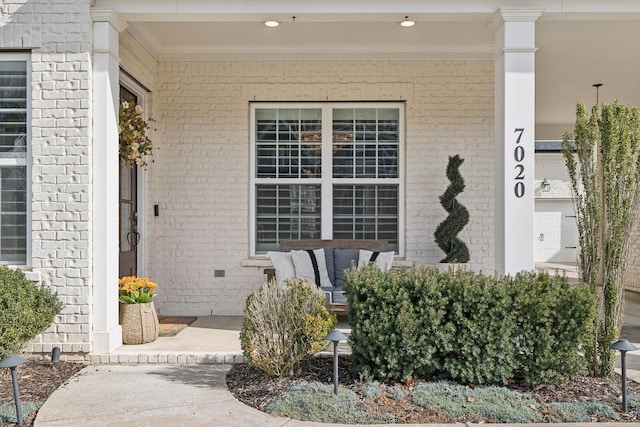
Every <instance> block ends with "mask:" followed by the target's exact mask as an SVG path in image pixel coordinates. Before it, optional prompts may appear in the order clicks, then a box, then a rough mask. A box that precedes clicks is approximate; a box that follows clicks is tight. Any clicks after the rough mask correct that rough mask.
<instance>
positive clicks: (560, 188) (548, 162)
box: [535, 153, 572, 199]
mask: <svg viewBox="0 0 640 427" xmlns="http://www.w3.org/2000/svg"><path fill="white" fill-rule="evenodd" d="M535 168H536V169H535V170H536V178H535V181H536V183H535V197H536V198H541V199H571V198H572V192H571V182H570V181H569V173H568V172H567V166H566V165H565V163H564V157H563V155H562V153H536V166H535ZM545 178H546V179H547V181H548V182H549V184H550V185H551V187H550V189H549V191H547V192H542V191H540V190H541V187H540V184H541V183H542V181H543V180H544V179H545Z"/></svg>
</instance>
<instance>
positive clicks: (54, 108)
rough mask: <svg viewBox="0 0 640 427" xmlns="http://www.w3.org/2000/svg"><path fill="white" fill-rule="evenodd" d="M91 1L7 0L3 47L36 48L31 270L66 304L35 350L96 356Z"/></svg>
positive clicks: (0, 27)
mask: <svg viewBox="0 0 640 427" xmlns="http://www.w3.org/2000/svg"><path fill="white" fill-rule="evenodd" d="M91 29H92V24H91V17H90V6H89V1H88V0H87V1H79V0H76V1H65V0H42V1H3V2H2V4H1V5H0V48H1V49H3V50H6V51H24V50H25V49H29V50H31V56H30V57H31V66H32V70H33V72H32V75H31V89H32V92H31V96H32V101H31V107H32V111H31V117H32V119H31V154H32V168H31V190H32V203H31V209H32V267H33V271H32V272H31V273H29V275H30V277H34V278H35V279H40V280H41V281H42V283H43V284H45V285H46V286H50V287H51V288H52V289H53V290H54V291H56V292H57V293H58V295H59V298H60V300H62V302H63V303H64V304H65V307H64V309H63V311H62V313H61V314H60V315H59V316H57V318H56V320H55V323H54V325H52V326H51V327H50V328H49V329H48V330H47V332H45V333H44V334H41V335H40V336H38V337H37V338H36V339H35V340H34V342H33V345H32V348H30V349H28V350H32V351H34V352H50V351H51V349H52V347H53V345H54V344H55V345H59V346H60V347H61V349H62V351H63V352H65V353H88V352H89V351H91V343H90V330H91V323H90V317H91V304H90V303H91V258H92V252H91V245H90V242H91V166H90V164H91V157H90V156H91V120H92V118H91V109H90V104H91V76H92V68H91Z"/></svg>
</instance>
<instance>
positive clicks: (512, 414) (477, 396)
mask: <svg viewBox="0 0 640 427" xmlns="http://www.w3.org/2000/svg"><path fill="white" fill-rule="evenodd" d="M411 398H412V401H413V403H414V404H416V405H418V406H421V407H423V408H426V409H432V410H436V411H441V412H442V413H443V414H445V415H446V416H449V417H461V416H473V415H480V416H483V417H488V418H492V419H494V420H496V421H499V422H502V423H531V422H536V421H539V420H540V415H539V414H538V413H537V412H536V411H535V410H533V409H532V408H533V407H535V404H536V401H535V400H534V399H533V398H532V397H531V396H529V395H528V394H523V393H518V392H515V391H511V390H508V389H505V388H502V387H477V388H475V389H472V388H471V387H466V386H462V385H458V384H454V383H451V382H445V381H440V382H431V383H426V384H420V385H419V386H417V387H416V388H415V390H414V392H413V394H412V396H411Z"/></svg>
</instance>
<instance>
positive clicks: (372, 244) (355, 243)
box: [280, 239, 388, 249]
mask: <svg viewBox="0 0 640 427" xmlns="http://www.w3.org/2000/svg"><path fill="white" fill-rule="evenodd" d="M387 244H388V242H387V241H386V240H350V239H335V240H315V239H308V240H283V241H281V242H280V247H281V248H305V247H318V248H320V247H324V246H331V247H332V248H333V249H374V248H386V247H387Z"/></svg>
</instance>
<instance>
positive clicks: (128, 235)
mask: <svg viewBox="0 0 640 427" xmlns="http://www.w3.org/2000/svg"><path fill="white" fill-rule="evenodd" d="M133 234H134V235H135V236H136V240H135V243H133V245H134V246H138V243H140V233H138V232H137V231H134V232H133ZM127 243H128V244H130V245H131V244H132V243H131V232H128V233H127Z"/></svg>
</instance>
